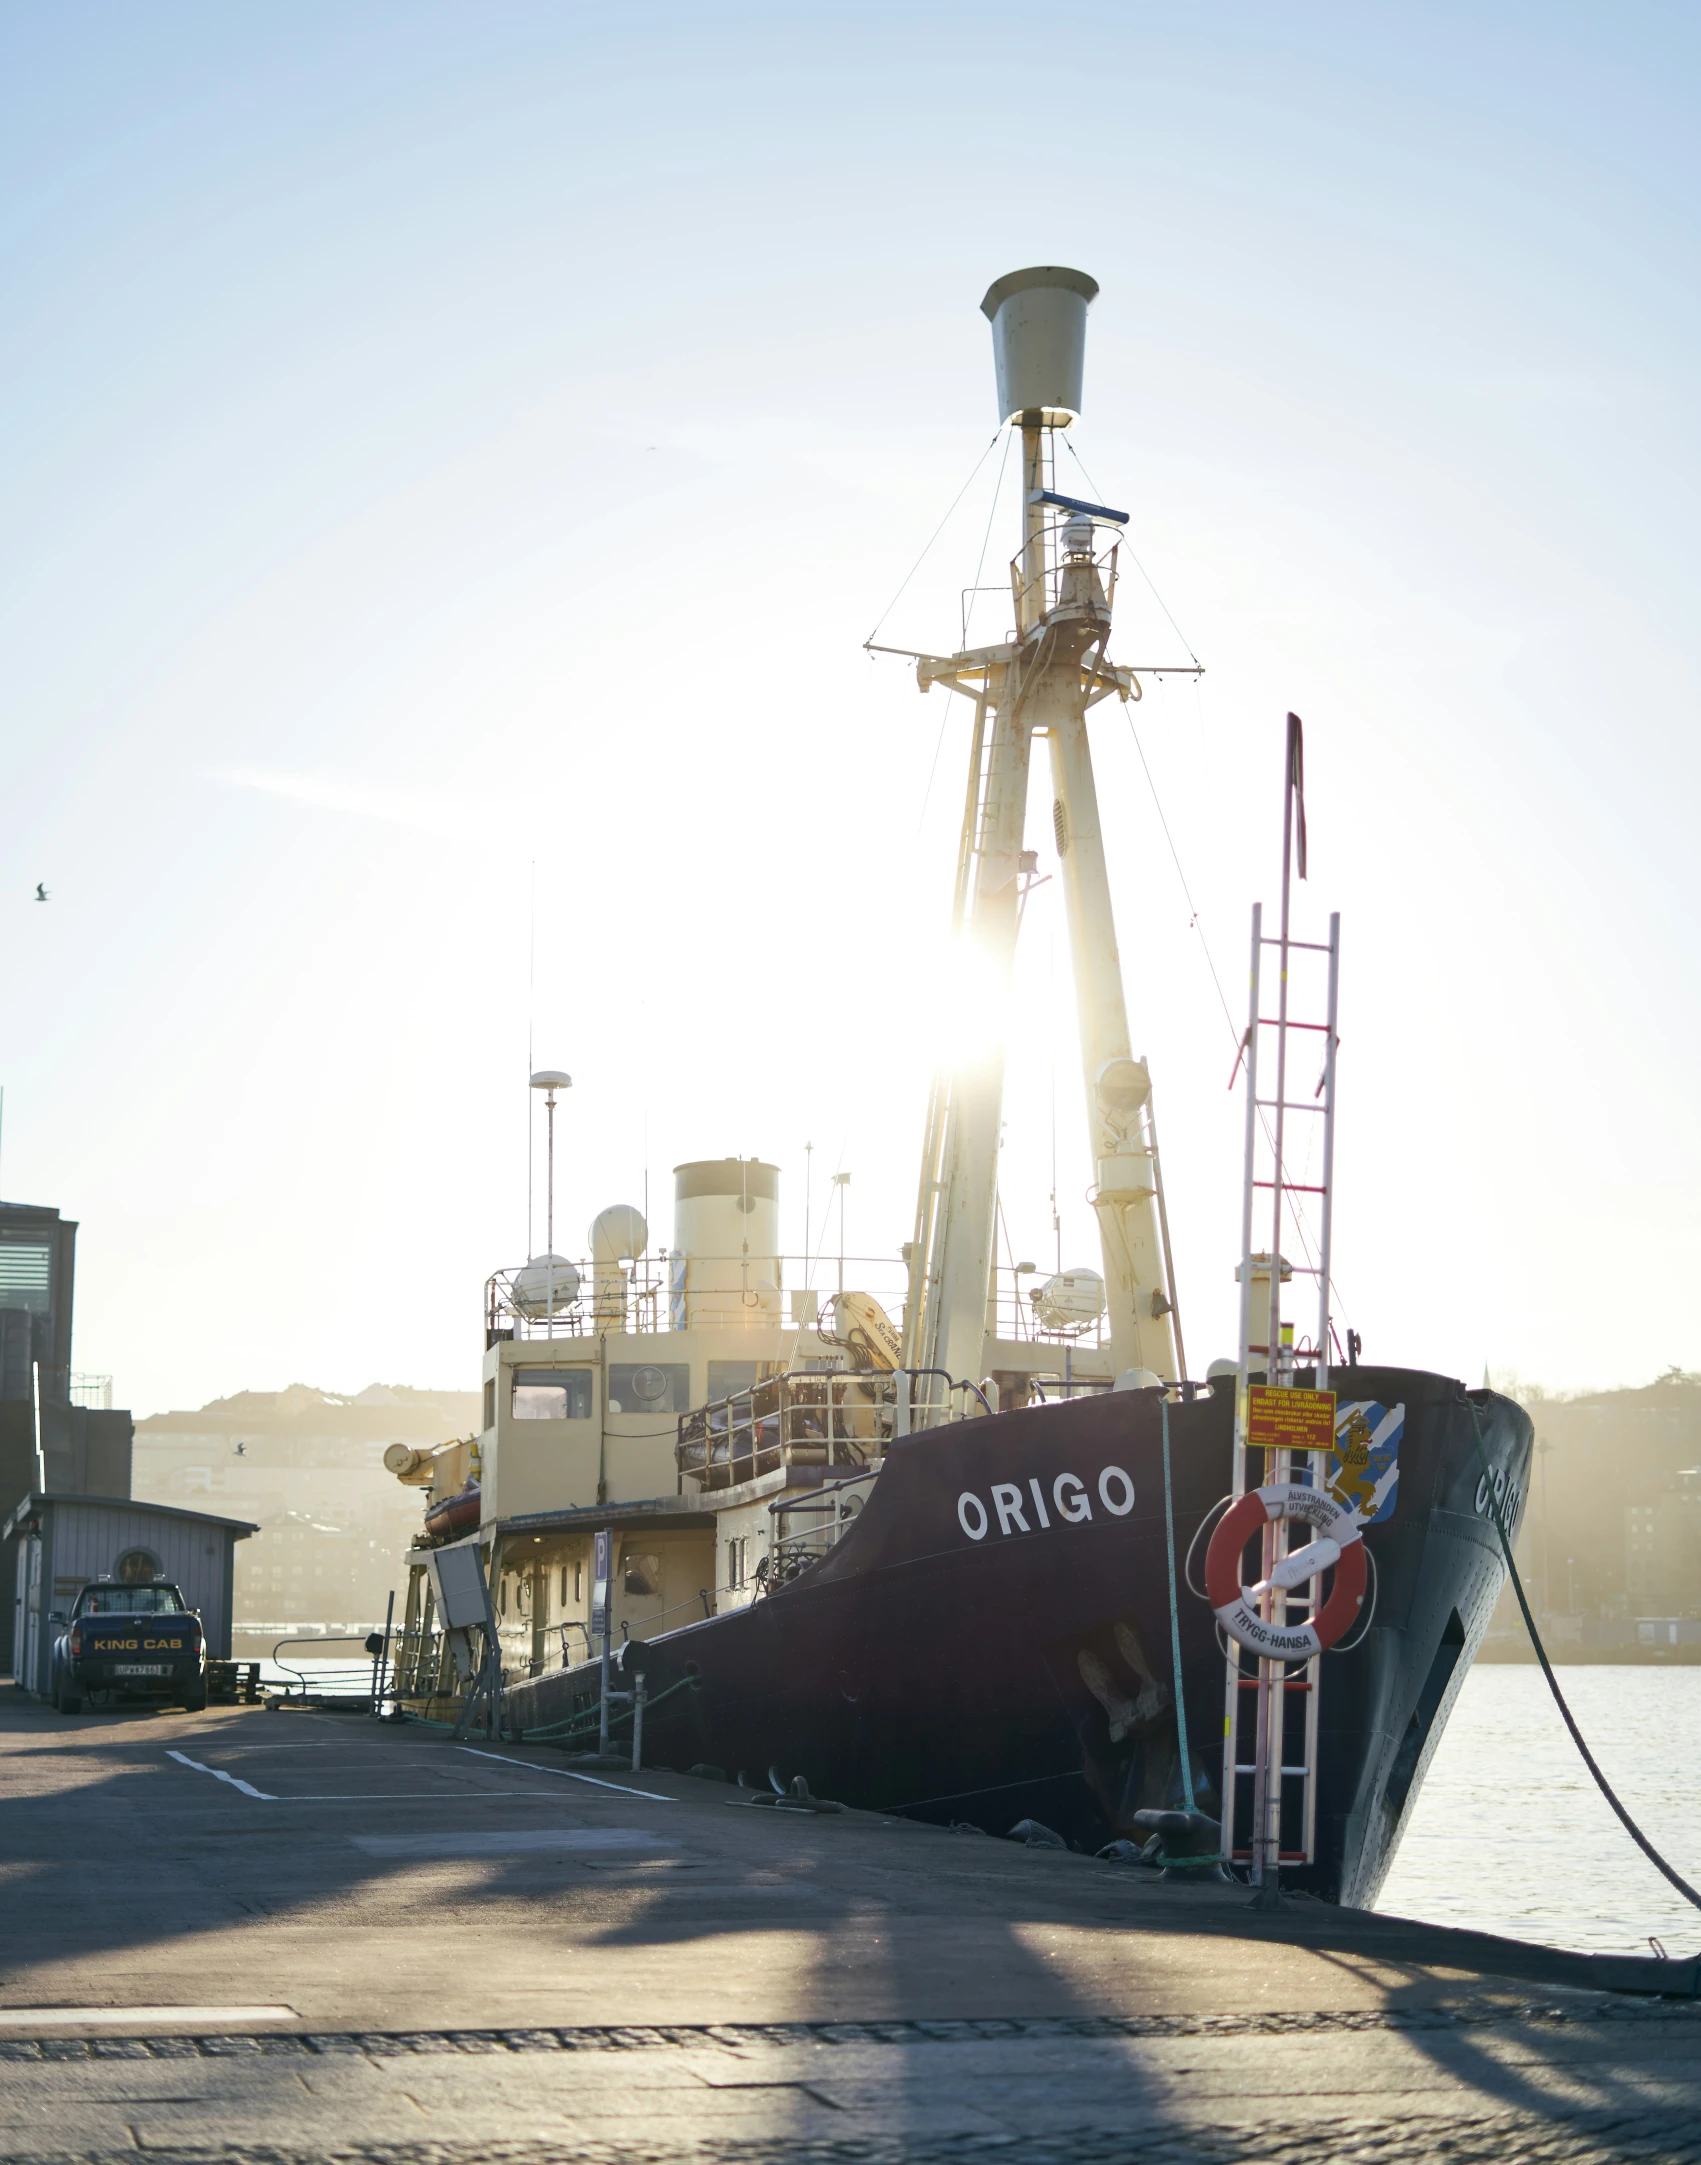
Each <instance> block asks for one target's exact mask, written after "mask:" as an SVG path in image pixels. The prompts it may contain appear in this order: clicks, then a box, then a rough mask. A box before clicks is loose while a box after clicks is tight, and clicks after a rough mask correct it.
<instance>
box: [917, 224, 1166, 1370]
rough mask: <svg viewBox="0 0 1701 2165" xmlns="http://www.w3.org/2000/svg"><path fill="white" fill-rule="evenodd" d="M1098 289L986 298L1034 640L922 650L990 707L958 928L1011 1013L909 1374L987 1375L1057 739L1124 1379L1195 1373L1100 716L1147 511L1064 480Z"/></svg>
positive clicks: (971, 801) (922, 1202) (970, 959)
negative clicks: (1173, 1264) (1041, 759)
mask: <svg viewBox="0 0 1701 2165" xmlns="http://www.w3.org/2000/svg"><path fill="white" fill-rule="evenodd" d="M1097 292H1098V287H1097V285H1096V283H1095V282H1094V281H1093V280H1092V279H1091V278H1089V277H1087V276H1086V275H1085V274H1084V273H1083V272H1080V271H1074V270H1067V269H1063V268H1060V267H1055V266H1047V267H1041V268H1037V269H1032V270H1025V271H1015V272H1012V273H1011V274H1010V275H1009V276H1008V277H1005V278H1001V279H999V280H998V282H997V283H996V284H995V285H994V286H993V287H992V289H991V290H990V291H989V292H988V294H987V296H986V298H985V300H984V301H983V302H982V304H981V306H982V309H983V311H984V312H985V314H986V315H987V317H988V318H989V319H990V321H991V324H992V332H993V351H994V357H995V360H996V364H997V377H998V399H999V419H1000V421H1001V422H1004V423H1009V424H1012V425H1014V426H1016V427H1018V428H1019V429H1020V431H1021V438H1022V537H1021V547H1020V550H1019V552H1018V554H1017V555H1016V557H1015V559H1014V560H1013V561H1012V563H1011V566H1010V583H1011V599H1012V602H1013V604H1014V612H1015V632H1014V636H1013V637H1012V638H1011V639H1008V640H1006V641H1004V642H1002V643H1000V644H999V645H996V646H986V647H976V648H972V649H969V650H968V651H966V652H963V653H959V654H952V655H947V656H934V655H928V656H922V657H921V658H920V659H919V660H918V663H917V668H916V680H917V682H918V684H919V685H920V687H921V689H922V690H923V691H924V692H925V691H930V690H931V689H932V687H933V686H934V685H935V684H941V685H944V686H945V687H946V689H947V690H949V691H952V692H956V693H960V694H961V695H963V696H964V697H966V698H968V699H971V700H973V702H974V705H975V726H974V732H973V740H972V750H971V755H970V769H969V782H968V790H967V794H966V800H965V806H964V817H963V832H962V839H961V846H960V850H959V856H958V876H957V890H956V896H955V900H954V904H953V921H952V931H953V936H954V940H955V942H956V947H957V957H958V960H959V962H961V963H962V964H964V965H965V967H964V968H963V970H962V973H961V981H962V982H965V983H967V984H968V985H970V986H972V987H973V989H974V997H975V998H976V999H978V1000H982V1001H985V1002H988V1003H990V1004H992V1005H993V1006H994V1007H995V1008H996V1011H997V1021H998V1024H999V1027H998V1029H997V1031H996V1032H995V1033H994V1038H995V1042H994V1043H993V1045H992V1046H991V1047H990V1048H989V1049H987V1050H985V1051H983V1052H981V1053H979V1054H977V1055H976V1056H974V1057H972V1058H966V1059H963V1060H960V1061H958V1062H957V1063H956V1064H954V1065H953V1066H951V1067H950V1068H949V1069H941V1071H940V1072H939V1073H938V1074H937V1075H936V1076H935V1079H934V1085H933V1095H932V1101H931V1104H930V1107H929V1114H928V1122H927V1131H926V1140H925V1143H924V1148H923V1156H922V1167H921V1182H920V1191H919V1194H918V1197H917V1204H916V1224H915V1238H914V1240H913V1242H912V1243H911V1246H910V1250H909V1264H910V1272H909V1300H908V1303H907V1306H906V1310H905V1347H904V1361H905V1364H906V1365H913V1366H918V1367H933V1368H943V1369H945V1370H947V1371H948V1372H949V1373H950V1374H951V1375H953V1376H968V1377H975V1376H978V1375H979V1374H980V1372H981V1367H982V1362H983V1353H984V1348H985V1346H986V1344H987V1341H988V1338H989V1335H991V1334H990V1332H989V1327H988V1302H989V1297H990V1289H991V1286H992V1283H993V1267H994V1239H995V1232H996V1222H997V1204H998V1149H999V1132H1000V1126H1001V1117H1002V1112H1003V1102H1004V1042H1003V1038H1004V1032H1003V1024H1004V1020H1005V1017H1006V1016H1007V1014H1008V1010H1009V1004H1010V995H1011V979H1012V971H1013V967H1014V962H1015V952H1016V937H1017V932H1018V929H1019V926H1020V922H1021V905H1022V899H1023V896H1024V894H1025V892H1026V887H1027V883H1028V881H1029V880H1030V879H1031V877H1032V875H1033V871H1034V868H1035V865H1036V863H1037V857H1036V855H1035V853H1033V852H1030V851H1027V850H1026V849H1025V848H1024V840H1025V836H1024V828H1025V822H1026V816H1027V801H1028V786H1029V772H1030V766H1031V761H1032V753H1033V744H1034V739H1035V738H1036V737H1043V738H1044V739H1045V741H1046V744H1047V747H1048V750H1049V754H1050V764H1051V782H1052V792H1053V803H1052V835H1053V841H1054V843H1055V846H1056V850H1057V856H1058V866H1059V877H1060V883H1061V885H1062V888H1063V896H1064V906H1065V912H1066V916H1067V920H1068V933H1069V948H1070V956H1071V960H1072V964H1073V969H1074V979H1075V1006H1076V1019H1077V1026H1078V1032H1079V1038H1080V1051H1081V1073H1082V1080H1083V1084H1084V1087H1085V1092H1086V1109H1087V1125H1088V1135H1089V1141H1090V1146H1091V1151H1092V1158H1093V1166H1094V1188H1093V1207H1094V1209H1095V1211H1096V1213H1097V1216H1098V1221H1099V1242H1100V1247H1101V1250H1102V1253H1103V1260H1104V1279H1105V1293H1106V1303H1107V1311H1108V1312H1107V1318H1106V1320H1107V1323H1108V1326H1109V1333H1110V1350H1111V1360H1112V1363H1113V1368H1114V1372H1115V1373H1116V1374H1117V1375H1119V1376H1120V1375H1124V1374H1127V1373H1128V1372H1130V1371H1134V1372H1136V1373H1140V1372H1143V1378H1144V1377H1149V1378H1150V1379H1151V1380H1153V1381H1156V1380H1157V1379H1159V1378H1162V1379H1163V1380H1165V1381H1171V1380H1173V1379H1174V1378H1175V1377H1176V1375H1177V1374H1178V1368H1177V1357H1176V1343H1177V1332H1176V1327H1175V1290H1174V1286H1173V1284H1172V1283H1171V1277H1170V1271H1169V1265H1168V1257H1167V1253H1166V1244H1165V1241H1164V1238H1163V1224H1162V1209H1161V1202H1160V1198H1161V1194H1162V1181H1161V1177H1160V1174H1159V1170H1158V1157H1157V1142H1156V1130H1155V1127H1154V1124H1153V1118H1152V1086H1151V1077H1150V1074H1149V1073H1148V1071H1147V1068H1146V1063H1145V1061H1144V1060H1143V1059H1136V1057H1135V1056H1134V1052H1133V1049H1132V1045H1131V1042H1130V1038H1129V1031H1128V1012H1127V1005H1126V1002H1125V999H1124V996H1123V985H1122V964H1121V959H1120V956H1119V954H1118V950H1117V943H1116V925H1115V919H1114V914H1113V912H1112V908H1111V899H1110V881H1109V875H1108V872H1107V869H1106V864H1105V850H1104V836H1103V832H1102V829H1101V827H1100V822H1099V805H1098V791H1097V787H1096V785H1095V782H1094V779H1093V761H1092V751H1091V748H1090V745H1089V743H1088V738H1087V712H1088V709H1089V708H1091V707H1094V706H1096V705H1097V704H1098V702H1099V701H1100V700H1102V699H1107V698H1110V697H1111V696H1113V695H1114V696H1115V697H1116V698H1118V699H1120V700H1128V699H1138V698H1139V696H1140V687H1139V683H1138V680H1137V678H1136V676H1135V673H1134V671H1133V670H1132V669H1128V668H1121V667H1118V666H1117V665H1116V664H1114V663H1113V662H1111V661H1110V660H1109V658H1108V653H1107V649H1108V645H1109V639H1110V628H1111V613H1112V606H1113V603H1114V600H1115V594H1116V577H1117V572H1116V560H1117V538H1116V537H1117V535H1118V530H1119V529H1120V527H1121V526H1122V525H1123V524H1125V523H1126V517H1127V515H1126V513H1123V512H1116V511H1111V510H1108V509H1106V508H1104V507H1102V506H1095V505H1088V504H1083V503H1081V502H1079V501H1078V500H1076V499H1060V498H1059V497H1058V496H1057V494H1056V492H1055V490H1054V489H1053V487H1052V478H1053V473H1052V457H1053V447H1054V444H1055V438H1056V432H1057V430H1059V429H1062V428H1067V427H1068V425H1069V423H1070V421H1071V419H1072V418H1073V417H1074V416H1075V415H1076V414H1078V413H1079V412H1080V411H1081V377H1082V368H1083V361H1084V355H1085V346H1086V320H1087V309H1088V306H1089V304H1090V303H1091V301H1092V300H1093V298H1094V296H1095V295H1096V294H1097ZM1107 534H1108V536H1109V539H1108V545H1102V544H1103V542H1104V539H1105V537H1106V536H1107Z"/></svg>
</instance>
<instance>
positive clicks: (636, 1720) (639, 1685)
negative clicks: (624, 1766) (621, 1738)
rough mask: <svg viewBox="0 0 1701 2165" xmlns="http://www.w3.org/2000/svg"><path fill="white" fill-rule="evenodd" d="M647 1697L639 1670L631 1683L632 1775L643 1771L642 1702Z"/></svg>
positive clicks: (642, 1674) (642, 1676)
mask: <svg viewBox="0 0 1701 2165" xmlns="http://www.w3.org/2000/svg"><path fill="white" fill-rule="evenodd" d="M647 1697H648V1692H647V1691H646V1689H645V1682H644V1672H643V1670H642V1669H640V1670H639V1671H638V1674H637V1676H636V1677H635V1678H634V1679H633V1683H632V1771H633V1773H634V1774H641V1773H642V1772H643V1770H644V1701H645V1699H646V1698H647Z"/></svg>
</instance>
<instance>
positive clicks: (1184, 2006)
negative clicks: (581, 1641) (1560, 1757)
mask: <svg viewBox="0 0 1701 2165" xmlns="http://www.w3.org/2000/svg"><path fill="white" fill-rule="evenodd" d="M0 1828H3V1829H4V1840H3V1844H0V1875H3V1884H4V1909H3V1912H0V1914H3V1916H4V1920H5V1931H4V1935H3V1943H0V2156H3V2157H5V2158H8V2159H17V2160H33V2159H42V2160H54V2161H68V2160H71V2159H87V2160H100V2161H103V2165H104V2161H106V2160H116V2159H117V2158H119V2157H121V2156H122V2157H124V2158H126V2159H130V2160H133V2159H134V2158H135V2156H136V2155H137V2153H138V2152H142V2153H145V2154H151V2155H155V2156H157V2157H159V2158H161V2159H174V2158H185V2159H190V2158H193V2159H230V2160H246V2159H253V2160H255V2161H257V2165H258V2161H260V2160H267V2161H276V2165H292V2161H300V2165H319V2161H321V2160H325V2161H329V2160H332V2159H335V2160H338V2161H346V2165H357V2161H370V2165H388V2161H390V2160H394V2161H396V2165H474V2161H477V2160H485V2159H489V2160H501V2161H504V2165H508V2161H512V2165H554V2161H555V2160H558V2159H559V2160H563V2161H565V2160H568V2159H575V2160H591V2161H600V2160H602V2159H604V2158H607V2159H609V2160H611V2161H612V2160H614V2159H619V2160H621V2161H623V2165H651V2161H653V2165H675V2161H679V2165H687V2161H691V2165H695V2161H702V2160H708V2159H719V2158H726V2159H737V2160H749V2161H751V2165H768V2161H770V2160H773V2161H777V2160H779V2159H780V2158H782V2157H783V2158H785V2159H787V2160H794V2161H799V2160H800V2161H805V2165H812V2161H815V2160H820V2161H822V2165H826V2161H829V2160H831V2161H843V2165H855V2161H862V2160H880V2161H885V2160H894V2161H896V2160H915V2161H918V2165H930V2161H932V2160H934V2159H939V2160H947V2159H948V2160H952V2161H968V2160H976V2159H979V2158H981V2157H982V2156H983V2155H984V2156H985V2157H988V2158H993V2157H996V2158H999V2159H1010V2160H1022V2161H1024V2165H1026V2161H1034V2165H1042V2161H1056V2165H1098V2161H1101V2160H1102V2161H1111V2160H1142V2161H1144V2160H1151V2161H1154V2165H1172V2161H1173V2165H1192V2161H1195V2160H1197V2161H1201V2165H1203V2161H1211V2165H1217V2161H1219V2160H1220V2161H1227V2160H1246V2161H1248V2165H1253V2161H1262V2160H1265V2159H1271V2160H1277V2159H1280V2160H1288V2159H1294V2160H1297V2159H1299V2158H1301V2157H1303V2158H1305V2159H1306V2160H1307V2161H1315V2160H1318V2159H1335V2158H1349V2157H1350V2158H1353V2159H1366V2160H1377V2161H1386V2165H1401V2161H1404V2160H1407V2159H1411V2160H1418V2159H1424V2160H1428V2159H1447V2160H1457V2161H1461V2165H1462V2161H1467V2160H1474V2159H1478V2158H1482V2159H1487V2158H1494V2159H1495V2160H1497V2161H1499V2160H1509V2159H1524V2160H1531V2161H1548V2160H1552V2161H1555V2165H1559V2161H1564V2165H1583V2161H1591V2165H1592V2161H1597V2160H1599V2161H1605V2160H1609V2159H1629V2158H1637V2159H1648V2160H1653V2159H1659V2160H1672V2161H1682V2160H1690V2159H1694V2160H1696V2161H1698V2165H1701V2000H1697V1999H1696V1997H1695V1994H1696V1990H1697V1975H1696V1965H1695V1964H1694V1963H1670V1964H1656V1963H1655V1962H1653V1961H1651V1960H1650V1961H1646V1962H1642V1961H1635V1960H1626V1961H1624V1962H1621V1963H1610V1962H1603V1961H1601V1960H1595V1959H1591V1958H1587V1957H1581V1956H1566V1955H1557V1954H1553V1953H1550V1952H1549V1951H1547V1950H1544V1949H1539V1948H1530V1947H1523V1946H1520V1945H1518V1944H1516V1943H1514V1942H1509V1941H1502V1940H1495V1939H1491V1938H1488V1937H1486V1936H1482V1935H1475V1934H1467V1933H1457V1932H1448V1931H1444V1930H1440V1929H1438V1928H1435V1927H1430V1926H1423V1925H1415V1924H1410V1923H1406V1922H1403V1921H1401V1920H1399V1919H1395V1918H1385V1917H1379V1916H1370V1915H1366V1914H1363V1913H1358V1912H1350V1911H1336V1910H1331V1909H1328V1908H1326V1907H1325V1906H1323V1905H1321V1904H1317V1903H1309V1902H1299V1903H1291V1904H1289V1905H1287V1906H1284V1907H1283V1908H1282V1909H1281V1910H1280V1911H1278V1912H1276V1913H1275V1914H1263V1913H1260V1912H1257V1911H1254V1910H1252V1909H1251V1908H1250V1906H1249V1900H1248V1896H1247V1893H1246V1891H1245V1890H1244V1889H1240V1888H1230V1887H1224V1886H1208V1887H1198V1886H1189V1885H1184V1884H1178V1883H1168V1882H1161V1881H1159V1880H1157V1879H1156V1878H1155V1876H1154V1875H1152V1874H1150V1873H1148V1872H1145V1871H1143V1870H1138V1869H1135V1870H1130V1869H1128V1868H1126V1867H1119V1866H1114V1865H1109V1864H1100V1863H1097V1862H1096V1861H1094V1860H1092V1859H1089V1858H1084V1857H1077V1856H1072V1855H1068V1854H1062V1853H1058V1852H1053V1851H1035V1850H1027V1849H1023V1848H1021V1847H1019V1846H1017V1845H1015V1844H1012V1843H1005V1842H999V1841H994V1840H990V1839H988V1838H987V1837H986V1836H984V1835H979V1834H952V1833H948V1832H946V1831H944V1830H942V1829H938V1828H933V1827H926V1826H921V1825H918V1824H915V1823H912V1822H907V1821H902V1820H899V1821H890V1820H884V1819H881V1818H879V1817H878V1816H876V1815H873V1814H869V1813H856V1812H849V1813H843V1814H832V1815H822V1816H818V1817H817V1816H806V1815H798V1814H791V1813H781V1812H776V1811H774V1810H771V1809H765V1808H756V1807H752V1806H750V1805H748V1804H747V1803H744V1802H743V1801H741V1797H740V1793H739V1792H737V1791H735V1790H733V1789H731V1788H729V1787H727V1786H725V1785H723V1784H719V1783H713V1782H705V1781H699V1780H695V1779H693V1778H691V1777H689V1776H685V1775H680V1774H671V1773H666V1774H657V1773H650V1772H647V1773H645V1774H642V1775H639V1776H631V1775H628V1774H623V1773H620V1772H617V1771H607V1770H605V1771H603V1772H600V1773H599V1774H598V1775H597V1777H596V1778H595V1780H594V1781H592V1780H586V1779H583V1778H575V1777H574V1774H573V1772H572V1771H571V1770H570V1768H569V1763H568V1762H567V1761H565V1760H563V1759H562V1758H561V1757H560V1756H559V1755H558V1754H556V1753H553V1752H550V1751H548V1750H547V1749H540V1748H535V1747H534V1748H526V1749H519V1750H516V1749H512V1748H510V1747H506V1746H501V1745H497V1746H492V1745H490V1744H489V1743H488V1742H486V1741H485V1740H483V1739H477V1738H475V1739H473V1740H471V1745H470V1748H469V1747H466V1746H457V1745H455V1744H454V1743H453V1742H452V1741H451V1740H450V1739H449V1738H447V1737H446V1736H444V1735H443V1734H442V1733H440V1732H437V1731H428V1730H423V1729H419V1728H413V1727H409V1728H400V1727H397V1726H396V1725H393V1724H389V1723H383V1724H380V1723H377V1722H373V1721H369V1720H366V1719H364V1718H361V1717H359V1716H347V1715H336V1714H315V1713H295V1712H291V1713H285V1714H271V1713H268V1712H265V1711H264V1710H261V1709H257V1708H230V1709H225V1710H219V1711H214V1712H212V1713H208V1714H204V1715H198V1716H187V1715H181V1714H177V1713H174V1712H173V1713H166V1712H160V1713H150V1712H119V1713H99V1714H93V1715H87V1716H80V1717H77V1718H75V1719H66V1718H65V1717H63V1716H59V1715H55V1714H53V1713H51V1712H50V1711H48V1710H47V1709H46V1708H45V1707H42V1706H39V1705H38V1704H36V1703H35V1702H33V1701H30V1700H26V1699H23V1698H21V1697H19V1696H18V1695H15V1694H13V1693H10V1692H4V1693H0ZM1462 1868H1467V1869H1468V1866H1462ZM1661 1987H1663V1988H1665V1996H1660V1988H1661Z"/></svg>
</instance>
